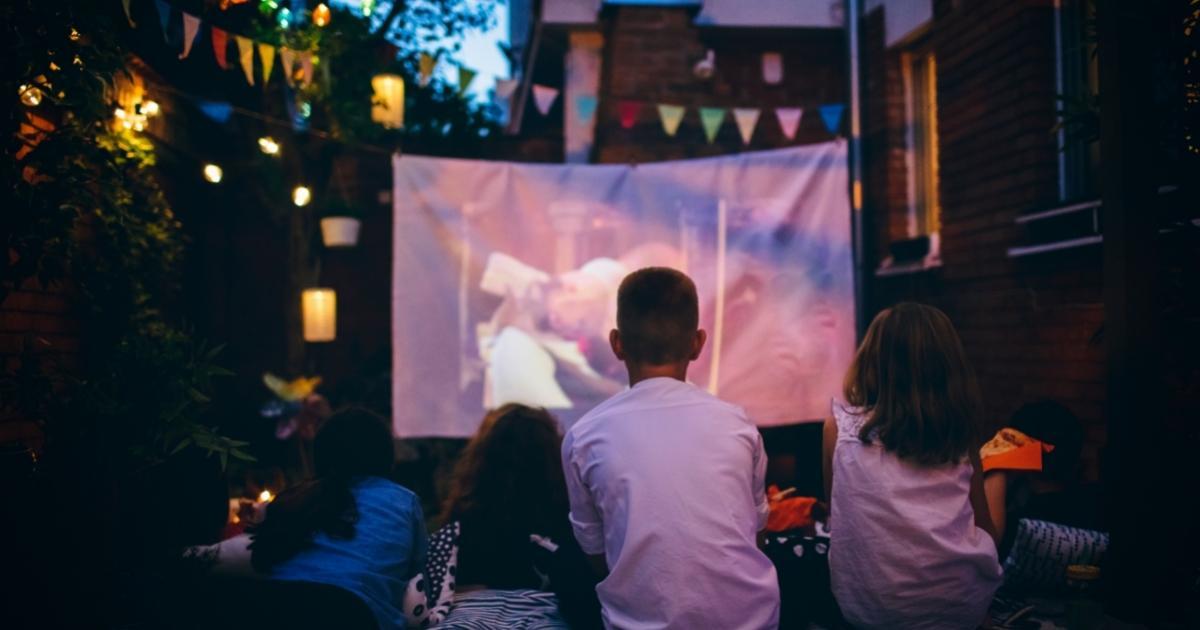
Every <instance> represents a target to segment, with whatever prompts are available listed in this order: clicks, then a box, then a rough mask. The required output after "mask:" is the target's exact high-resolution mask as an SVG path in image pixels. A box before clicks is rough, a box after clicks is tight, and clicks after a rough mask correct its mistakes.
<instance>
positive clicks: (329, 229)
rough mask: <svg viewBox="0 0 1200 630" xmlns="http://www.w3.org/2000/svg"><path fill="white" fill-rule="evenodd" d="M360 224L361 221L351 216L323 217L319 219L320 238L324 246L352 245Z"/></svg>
mask: <svg viewBox="0 0 1200 630" xmlns="http://www.w3.org/2000/svg"><path fill="white" fill-rule="evenodd" d="M361 226H362V222H361V221H359V220H358V219H355V218H353V217H325V218H324V219H321V239H322V240H323V241H325V247H354V246H355V245H357V244H358V229H359V227H361Z"/></svg>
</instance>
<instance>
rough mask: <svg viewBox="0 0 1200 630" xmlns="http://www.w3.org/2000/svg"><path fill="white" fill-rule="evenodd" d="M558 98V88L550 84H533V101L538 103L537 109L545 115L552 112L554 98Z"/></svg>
mask: <svg viewBox="0 0 1200 630" xmlns="http://www.w3.org/2000/svg"><path fill="white" fill-rule="evenodd" d="M557 98H558V90H557V89H556V88H552V87H550V86H548V85H534V86H533V102H534V103H535V104H536V105H537V109H538V111H539V112H541V113H542V115H543V116H545V115H546V114H549V113H550V108H551V107H554V100H555V99H557Z"/></svg>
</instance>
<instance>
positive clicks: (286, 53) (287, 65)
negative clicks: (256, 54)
mask: <svg viewBox="0 0 1200 630" xmlns="http://www.w3.org/2000/svg"><path fill="white" fill-rule="evenodd" d="M279 64H280V66H279V69H280V70H281V71H282V72H283V79H284V80H285V81H287V84H288V87H296V51H294V50H292V49H291V48H287V47H286V46H280V47H279Z"/></svg>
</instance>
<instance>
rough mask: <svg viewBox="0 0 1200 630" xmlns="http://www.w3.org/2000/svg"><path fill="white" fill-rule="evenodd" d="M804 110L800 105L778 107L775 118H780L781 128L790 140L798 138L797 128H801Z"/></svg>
mask: <svg viewBox="0 0 1200 630" xmlns="http://www.w3.org/2000/svg"><path fill="white" fill-rule="evenodd" d="M803 115H804V110H803V109H801V108H799V107H776V108H775V118H777V119H779V128H780V129H782V130H783V135H784V137H786V138H787V139H788V140H795V139H796V130H797V129H799V128H800V117H801V116H803Z"/></svg>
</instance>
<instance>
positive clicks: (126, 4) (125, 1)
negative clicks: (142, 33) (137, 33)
mask: <svg viewBox="0 0 1200 630" xmlns="http://www.w3.org/2000/svg"><path fill="white" fill-rule="evenodd" d="M121 6H123V7H125V19H126V20H129V25H130V26H132V27H134V28H137V24H136V23H134V21H133V14H132V13H130V12H129V0H121Z"/></svg>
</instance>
